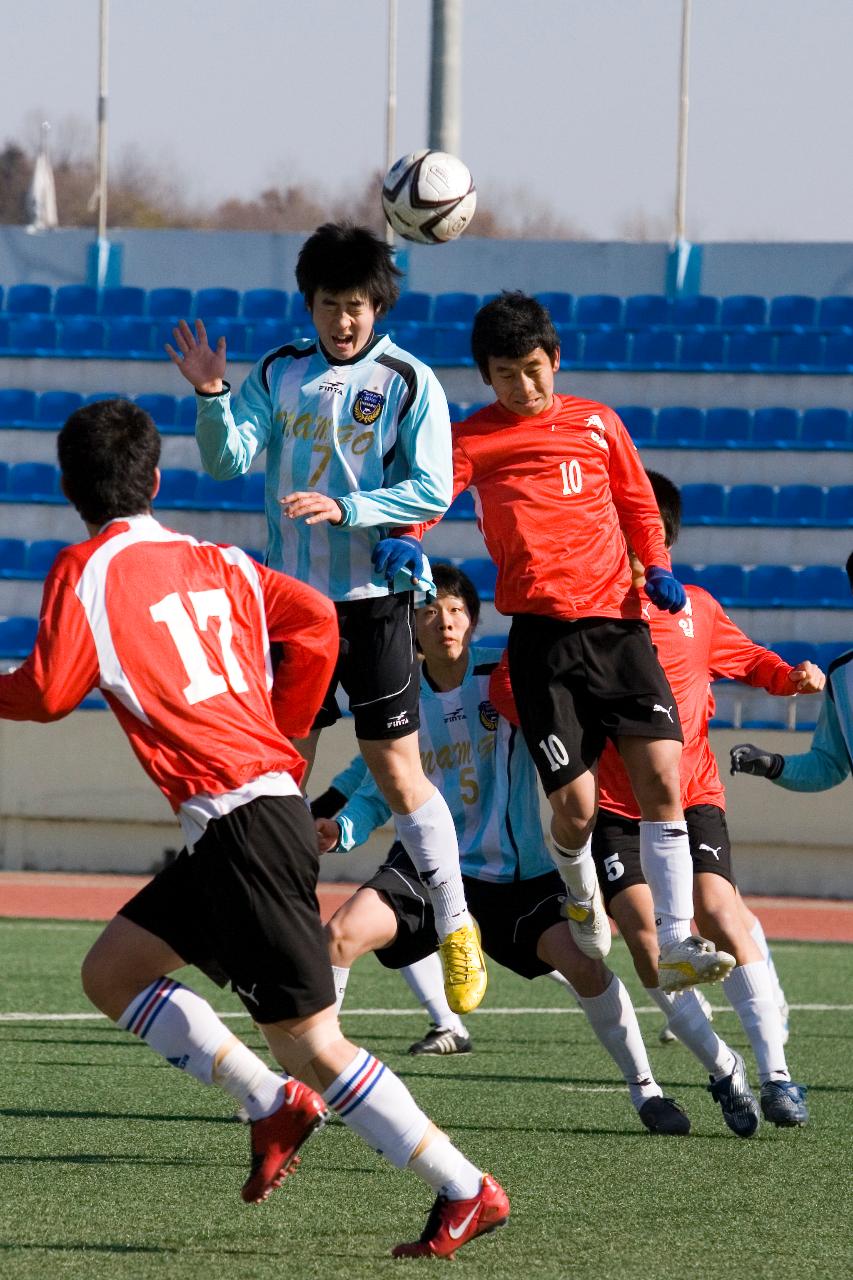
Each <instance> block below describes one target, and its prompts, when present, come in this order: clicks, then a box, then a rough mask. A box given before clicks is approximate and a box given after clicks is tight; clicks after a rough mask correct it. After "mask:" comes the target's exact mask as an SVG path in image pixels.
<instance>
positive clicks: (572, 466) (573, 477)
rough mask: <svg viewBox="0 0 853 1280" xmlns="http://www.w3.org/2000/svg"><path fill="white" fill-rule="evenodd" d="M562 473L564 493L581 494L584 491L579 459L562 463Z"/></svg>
mask: <svg viewBox="0 0 853 1280" xmlns="http://www.w3.org/2000/svg"><path fill="white" fill-rule="evenodd" d="M560 472H561V474H562V477H563V493H580V491H581V489H583V474H582V473H581V464H580V463H579V462H578V460H577V458H572V460H571V462H561V463H560Z"/></svg>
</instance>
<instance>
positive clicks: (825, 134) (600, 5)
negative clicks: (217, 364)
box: [0, 0, 853, 240]
mask: <svg viewBox="0 0 853 1280" xmlns="http://www.w3.org/2000/svg"><path fill="white" fill-rule="evenodd" d="M386 7H387V6H386V0H307V2H306V0H301V2H297V0H112V3H111V24H110V97H109V123H110V156H111V164H112V163H115V161H116V160H117V159H118V158H119V157H120V156H121V155H122V154H126V153H127V152H128V151H129V150H133V151H135V152H136V153H137V154H138V155H140V156H141V157H142V158H143V159H144V160H146V161H149V162H154V161H156V160H160V161H162V163H163V166H164V169H165V172H166V173H167V174H168V175H169V176H170V177H171V178H175V179H177V180H178V181H179V183H180V186H181V188H182V192H183V194H184V197H185V199H186V200H187V201H189V202H193V201H195V200H203V201H205V202H208V201H213V200H218V199H220V198H222V199H225V198H227V197H230V196H233V195H237V196H241V197H243V198H246V199H249V198H251V197H253V196H255V195H257V194H258V193H259V192H260V191H261V190H262V189H264V188H265V187H269V186H284V185H288V184H290V183H293V182H298V181H302V182H305V183H306V184H309V185H317V186H319V187H320V188H321V189H322V190H325V191H328V192H332V193H334V194H335V195H338V194H344V193H345V192H346V190H347V189H348V188H349V189H352V190H354V191H355V190H357V189H358V188H359V184H363V183H364V182H366V181H368V180H369V179H370V177H371V175H372V174H373V172H374V171H375V170H376V169H378V168H382V167H383V166H384V156H385V91H386V75H385V61H386V52H385V49H386ZM462 8H463V37H462V56H463V67H464V85H463V93H462V119H461V143H460V146H459V152H460V154H461V156H462V158H463V159H464V160H465V161H466V163H467V164H468V166H469V168H470V169H471V171H472V173H473V175H474V179H475V181H476V183H477V187H478V190H479V191H480V193H481V195H482V196H483V197H484V198H485V199H488V200H489V202H490V203H491V204H492V205H495V204H496V203H499V202H504V203H506V202H520V201H523V200H525V199H527V200H529V202H530V204H531V205H532V206H533V207H535V208H545V209H548V210H550V211H551V212H552V213H553V215H554V216H555V217H556V218H559V219H562V220H565V221H567V222H569V223H571V224H573V225H576V226H577V227H578V228H580V229H582V230H583V231H584V232H585V233H586V234H587V235H589V236H591V237H592V238H594V239H601V240H605V239H618V238H622V237H623V236H624V235H625V234H626V231H627V230H628V228H629V227H630V226H632V225H636V224H637V223H638V222H643V223H645V225H646V226H647V227H648V228H649V229H650V230H651V231H652V232H653V233H656V236H655V238H666V236H667V235H668V233H669V231H670V230H671V227H672V218H673V213H672V210H673V203H674V191H675V150H676V118H677V105H678V56H679V40H680V19H681V0H463V3H462ZM398 10H399V81H398V125H397V146H396V148H395V150H396V153H397V154H398V155H402V154H403V153H405V152H407V151H412V150H416V149H417V148H419V147H421V146H425V145H426V142H427V111H428V100H427V95H428V70H429V68H428V59H429V32H430V3H429V0H398ZM0 13H3V15H4V19H5V20H4V22H3V30H4V32H5V33H6V37H5V40H4V58H3V75H2V77H0V143H3V142H4V141H7V140H13V139H14V140H24V141H27V142H30V141H32V140H33V138H34V135H35V132H36V128H37V121H38V119H39V118H41V117H43V118H45V119H47V120H49V121H51V122H52V124H53V136H54V138H55V140H56V143H57V145H61V143H62V139H63V136H66V135H67V134H68V130H69V121H72V122H76V131H77V135H78V137H80V138H81V139H82V140H83V141H84V142H86V143H90V144H91V146H92V147H94V136H95V130H94V123H95V109H96V96H97V84H98V80H97V48H98V0H25V3H23V4H22V3H21V0H0ZM851 56H853V0H694V3H693V39H692V55H691V92H690V152H689V161H690V163H689V183H688V201H687V210H688V228H687V229H688V235H690V236H691V237H692V238H694V239H697V240H700V239H705V240H741V239H744V240H753V239H759V240H850V239H851V236H853V163H851V143H850V131H851V122H853V71H851ZM61 214H62V211H61V209H60V220H61ZM469 234H472V235H476V219H475V221H474V223H473V224H472V228H471V232H470V233H469Z"/></svg>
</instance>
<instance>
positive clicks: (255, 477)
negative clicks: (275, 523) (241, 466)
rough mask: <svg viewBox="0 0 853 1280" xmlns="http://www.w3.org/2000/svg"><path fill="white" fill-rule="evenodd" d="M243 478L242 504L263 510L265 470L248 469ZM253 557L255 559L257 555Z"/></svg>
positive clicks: (255, 509) (264, 502)
mask: <svg viewBox="0 0 853 1280" xmlns="http://www.w3.org/2000/svg"><path fill="white" fill-rule="evenodd" d="M243 479H244V480H245V482H246V483H245V486H244V489H243V502H244V504H245V505H246V506H247V507H251V509H252V510H253V511H263V509H264V507H265V505H266V483H267V476H266V472H265V471H250V472H249V473H248V475H245V476H244V477H243ZM261 558H262V559H263V553H261ZM255 559H257V556H256V557H255Z"/></svg>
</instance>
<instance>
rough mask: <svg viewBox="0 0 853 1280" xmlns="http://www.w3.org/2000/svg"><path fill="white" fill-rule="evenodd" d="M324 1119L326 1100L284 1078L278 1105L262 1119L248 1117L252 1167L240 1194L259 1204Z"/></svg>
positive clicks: (292, 1165)
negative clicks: (279, 1104)
mask: <svg viewBox="0 0 853 1280" xmlns="http://www.w3.org/2000/svg"><path fill="white" fill-rule="evenodd" d="M325 1119H326V1104H325V1102H324V1101H323V1099H322V1098H321V1097H320V1095H319V1093H315V1092H314V1090H313V1089H309V1088H308V1086H307V1085H306V1084H303V1083H302V1082H301V1080H286V1081H285V1083H284V1097H283V1099H282V1102H281V1106H280V1107H279V1108H278V1110H277V1111H274V1112H273V1113H272V1115H270V1116H266V1117H265V1118H264V1119H263V1120H253V1121H252V1130H251V1138H252V1170H251V1173H250V1174H249V1176H248V1178H247V1179H246V1181H245V1182H244V1183H243V1187H242V1190H241V1191H240V1195H241V1196H242V1197H243V1199H244V1200H245V1201H246V1203H247V1204H260V1203H261V1202H262V1201H263V1200H266V1198H267V1196H268V1195H269V1194H270V1192H271V1191H272V1190H274V1188H275V1187H280V1186H281V1184H282V1182H284V1179H285V1178H286V1177H287V1175H288V1174H289V1173H292V1172H293V1171H294V1169H295V1168H296V1166H297V1165H298V1164H299V1157H298V1155H297V1154H296V1153H297V1151H298V1150H299V1148H300V1147H301V1146H302V1144H303V1142H305V1141H306V1140H307V1139H308V1138H310V1137H311V1134H312V1133H314V1132H315V1130H317V1129H319V1128H320V1127H321V1126H322V1125H323V1123H324V1122H325Z"/></svg>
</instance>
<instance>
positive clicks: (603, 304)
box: [573, 293, 622, 329]
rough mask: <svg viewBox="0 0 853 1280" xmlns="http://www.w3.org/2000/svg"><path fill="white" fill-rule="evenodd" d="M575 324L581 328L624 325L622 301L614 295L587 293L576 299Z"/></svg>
mask: <svg viewBox="0 0 853 1280" xmlns="http://www.w3.org/2000/svg"><path fill="white" fill-rule="evenodd" d="M573 320H574V323H575V324H576V325H578V326H579V327H580V328H585V329H590V328H592V326H593V325H617V324H621V323H622V299H621V298H617V297H616V296H615V295H614V294H612V293H585V294H582V295H581V297H579V298H575V312H574V316H573Z"/></svg>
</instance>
